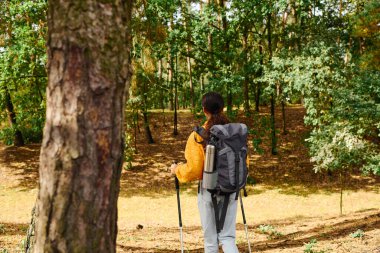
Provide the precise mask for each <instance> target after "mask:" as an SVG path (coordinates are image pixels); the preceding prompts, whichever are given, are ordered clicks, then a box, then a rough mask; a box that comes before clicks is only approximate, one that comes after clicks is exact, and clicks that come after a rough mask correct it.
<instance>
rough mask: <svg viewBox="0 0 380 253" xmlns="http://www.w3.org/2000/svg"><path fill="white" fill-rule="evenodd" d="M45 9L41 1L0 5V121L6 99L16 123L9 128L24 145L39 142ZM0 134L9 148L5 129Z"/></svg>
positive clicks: (2, 117)
mask: <svg viewBox="0 0 380 253" xmlns="http://www.w3.org/2000/svg"><path fill="white" fill-rule="evenodd" d="M46 9H47V3H46V1H44V0H37V1H17V0H12V1H2V2H1V3H0V16H1V25H0V109H1V110H0V121H2V120H5V118H6V117H7V110H5V109H6V105H7V103H8V101H7V100H8V98H10V101H11V103H12V104H13V107H14V113H15V115H16V122H17V125H14V126H11V127H12V128H17V129H19V130H20V131H21V132H22V134H23V136H24V139H25V141H26V142H36V141H40V140H41V137H42V128H43V124H44V121H45V88H46V82H47V79H46V71H45V65H46V48H45V44H46V33H47V21H46ZM7 93H8V94H9V96H7ZM12 131H14V130H12ZM2 132H3V133H2V134H1V135H2V136H3V141H5V142H6V143H7V144H11V143H10V140H12V138H9V136H8V135H9V132H10V130H9V128H6V129H4V130H2Z"/></svg>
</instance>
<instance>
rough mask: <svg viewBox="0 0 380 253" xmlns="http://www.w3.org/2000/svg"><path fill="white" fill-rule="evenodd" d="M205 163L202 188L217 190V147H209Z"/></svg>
mask: <svg viewBox="0 0 380 253" xmlns="http://www.w3.org/2000/svg"><path fill="white" fill-rule="evenodd" d="M205 156H206V157H205V161H204V166H203V179H202V186H203V188H205V189H210V190H211V189H215V187H216V181H217V172H216V170H214V162H215V146H214V145H207V146H206V154H205Z"/></svg>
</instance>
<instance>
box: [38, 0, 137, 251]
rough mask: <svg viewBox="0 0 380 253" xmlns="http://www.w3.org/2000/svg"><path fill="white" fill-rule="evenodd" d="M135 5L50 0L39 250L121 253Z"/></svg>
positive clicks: (41, 160) (41, 164)
mask: <svg viewBox="0 0 380 253" xmlns="http://www.w3.org/2000/svg"><path fill="white" fill-rule="evenodd" d="M131 8H132V1H131V0H127V1H120V0H108V1H105V0H103V1H95V0H85V1H75V0H70V1H69V0H68V1H58V0H49V8H48V27H49V32H48V41H47V45H48V77H49V78H48V80H49V81H48V87H47V101H46V104H47V111H46V123H45V128H44V137H43V142H42V145H41V156H40V169H39V173H40V189H39V194H38V200H37V208H36V243H35V246H34V251H33V252H35V253H41V252H62V253H63V252H73V253H74V252H102V253H103V252H106V253H107V252H116V235H117V215H118V214H117V199H118V195H119V187H120V182H119V181H120V174H121V169H122V163H123V149H124V127H123V123H124V104H125V94H126V91H127V90H128V88H129V83H130V76H131V71H130V55H129V50H130V32H129V28H130V26H129V24H130V19H131Z"/></svg>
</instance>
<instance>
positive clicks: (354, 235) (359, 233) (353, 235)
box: [350, 229, 364, 239]
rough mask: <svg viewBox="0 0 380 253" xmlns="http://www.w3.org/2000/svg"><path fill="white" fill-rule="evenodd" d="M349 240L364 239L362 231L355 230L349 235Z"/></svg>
mask: <svg viewBox="0 0 380 253" xmlns="http://www.w3.org/2000/svg"><path fill="white" fill-rule="evenodd" d="M350 237H351V238H360V239H361V238H363V237H364V231H363V230H361V229H358V230H356V231H355V232H353V233H351V234H350Z"/></svg>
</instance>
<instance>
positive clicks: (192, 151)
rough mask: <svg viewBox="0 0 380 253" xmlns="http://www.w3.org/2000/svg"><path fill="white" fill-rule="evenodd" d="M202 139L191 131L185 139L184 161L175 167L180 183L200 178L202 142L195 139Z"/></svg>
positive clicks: (202, 152) (202, 159) (201, 171)
mask: <svg viewBox="0 0 380 253" xmlns="http://www.w3.org/2000/svg"><path fill="white" fill-rule="evenodd" d="M194 137H195V138H197V141H199V142H201V141H203V139H202V137H201V136H199V134H197V133H196V132H194V131H193V132H192V133H191V134H190V136H189V138H188V139H187V143H186V148H185V159H186V163H184V164H179V165H178V166H177V168H176V176H177V178H178V180H179V181H180V182H181V183H185V182H190V181H195V180H200V179H202V176H203V164H204V159H205V153H204V149H203V146H202V144H200V143H197V142H196V141H195V139H194ZM248 157H249V156H248V155H247V168H249V158H248Z"/></svg>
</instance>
